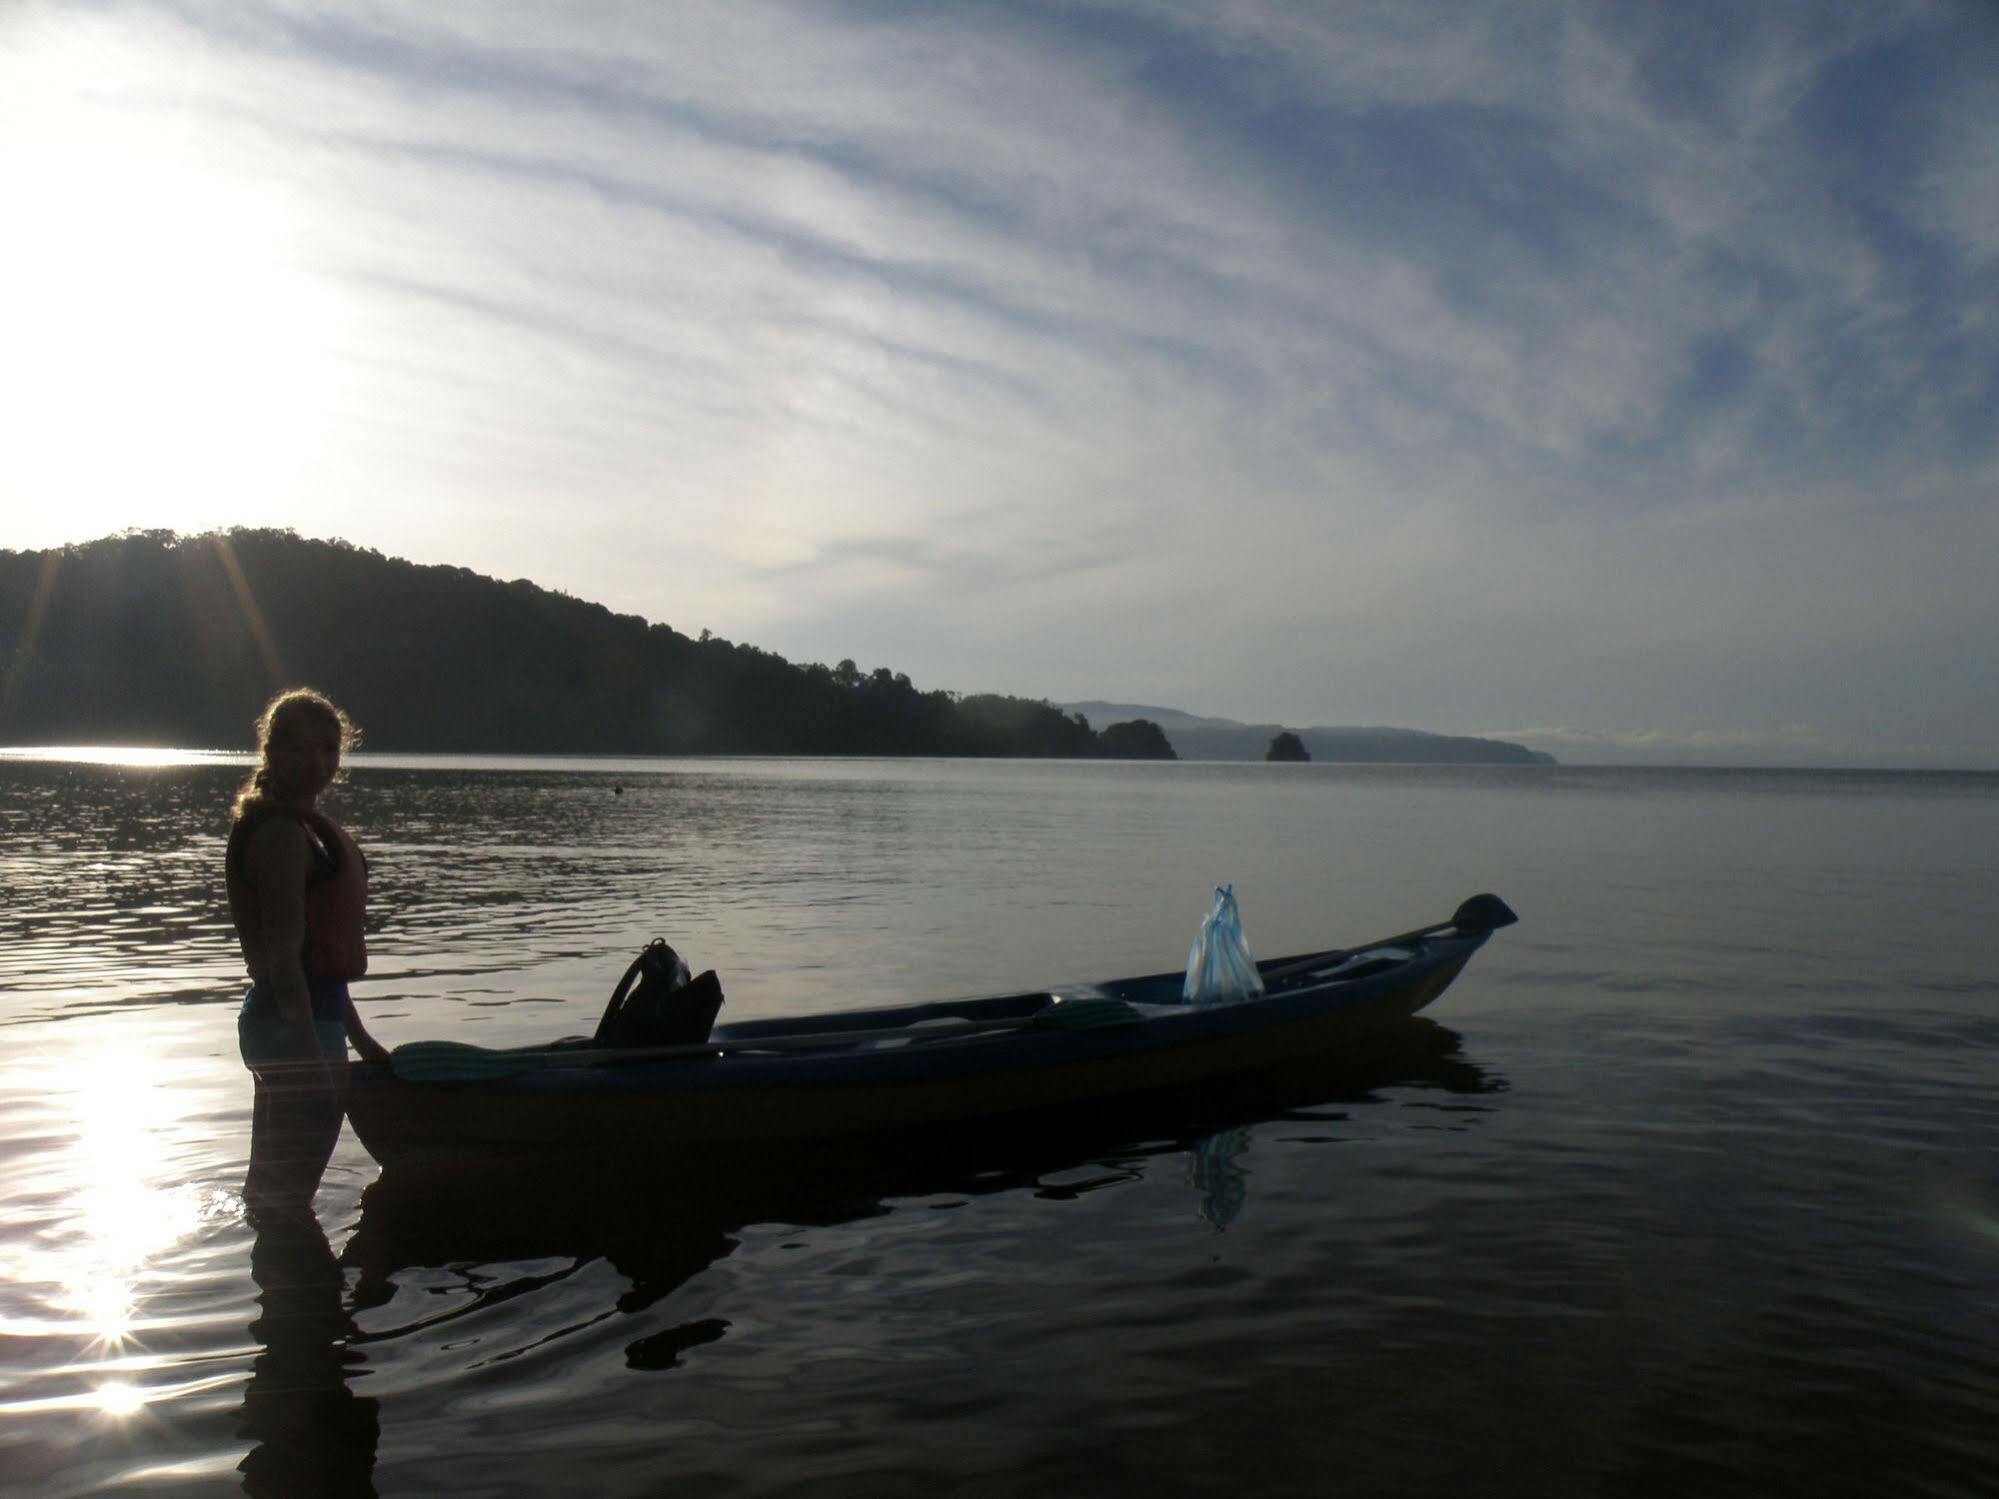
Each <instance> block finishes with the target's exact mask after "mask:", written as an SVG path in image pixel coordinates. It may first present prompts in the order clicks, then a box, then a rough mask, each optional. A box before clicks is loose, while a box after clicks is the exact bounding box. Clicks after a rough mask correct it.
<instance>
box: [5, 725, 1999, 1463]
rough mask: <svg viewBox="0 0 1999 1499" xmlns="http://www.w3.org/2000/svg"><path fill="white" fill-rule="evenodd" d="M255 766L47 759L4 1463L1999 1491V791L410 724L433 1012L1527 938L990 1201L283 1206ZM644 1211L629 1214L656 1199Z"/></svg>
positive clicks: (421, 991) (861, 1185)
mask: <svg viewBox="0 0 1999 1499" xmlns="http://www.w3.org/2000/svg"><path fill="white" fill-rule="evenodd" d="M243 774H244V768H243V766H242V765H241V764H232V763H224V762H220V761H216V760H212V759H211V760H205V761H196V762H194V763H178V764H166V765H155V766H133V765H107V764H99V763H86V762H83V761H79V760H61V759H49V758H46V757H43V758H35V757H26V756H18V755H17V756H11V757H0V1487H5V1488H6V1489H7V1490H8V1492H10V1493H11V1492H20V1493H24V1494H52V1495H68V1494H78V1495H82V1494H148V1495H152V1494H177V1493H189V1494H206V1493H214V1492H217V1491H222V1492H228V1491H230V1490H232V1489H235V1488H237V1487H243V1488H247V1489H248V1490H250V1491H251V1492H253V1493H270V1494H284V1495H291V1494H310V1493H319V1492H325V1493H369V1492H375V1493H381V1494H396V1495H401V1494H409V1495H424V1494H434V1493H449V1494H454V1495H460V1494H462V1495H511V1494H542V1493H549V1492H565V1493H582V1492H589V1493H593V1494H607V1495H641V1494H665V1493H673V1494H688V1495H707V1494H716V1495H766V1494H800V1495H805V1494H811V1495H821V1494H856V1495H860V1494H865V1495H900V1494H910V1495H918V1494H921V1495H925V1496H934V1495H943V1494H973V1495H1015V1494H1042V1493H1080V1494H1123V1493H1141V1494H1145V1495H1147V1496H1162V1495H1177V1494H1206V1493H1211V1492H1222V1491H1227V1492H1233V1493H1242V1494H1252V1495H1264V1494H1268V1495H1292V1494H1295V1495H1328V1494H1340V1495H1364V1494H1396V1495H1412V1494H1430V1493H1446V1492H1454V1493H1464V1494H1514V1493H1518V1494H1530V1493H1531V1494H1537V1495H1564V1494H1603V1495H1651V1494H1659V1495H1667V1494H1671V1495H1688V1494H1700V1495H1716V1494H1743V1495H1752V1494H1753V1495H1770V1494H1792V1493H1796V1494H1813V1495H1823V1494H1856V1495H1859V1494H1865V1495H1870V1496H1871V1495H1883V1494H1921V1495H1990V1494H1991V1493H1993V1492H1994V1489H1995V1485H1999V1477H1995V1475H1999V986H1995V975H1996V974H1999V919H1995V918H1999V776H1992V775H1889V774H1880V775H1875V774H1813V773H1800V772H1746V771H1745V772H1728V771H1627V770H1587V769H1569V768H1563V769H1513V768H1505V769H1498V768H1478V769H1471V768H1462V769H1455V768H1430V767H1424V768H1407V769H1405V768H1391V767H1358V768H1357V767H1337V766H1317V765H1314V766H1264V765H1217V764H1186V765H1118V764H1057V763H1025V764H1022V763H1000V764H991V763H963V762H947V763H936V762H911V761H871V762H855V763H847V762H833V763H828V762H823V761H696V762H685V761H682V762H652V761H632V762H625V761H546V760H538V761H518V760H516V761H484V762H482V761H468V760H448V759H409V760H396V759H389V758H384V757H375V758H373V759H369V758H365V757H364V758H363V759H362V760H361V761H359V762H358V763H357V764H356V765H355V766H354V768H353V770H352V772H351V775H350V777H349V779H348V780H347V781H346V783H345V784H344V785H343V786H341V787H340V788H338V790H337V791H336V793H335V797H334V810H335V812H336V814H337V815H339V816H341V817H342V818H343V819H344V820H345V821H346V822H347V823H348V824H349V826H350V827H352V828H353V830H354V831H355V832H356V834H357V835H358V837H359V838H360V840H361V842H362V843H363V845H364V847H366V848H367V849H368V851H369V854H370V857H371V860H372V867H373V876H374V880H373V887H374V899H375V907H374V911H375V921H376V925H377V927H378V930H377V931H376V932H375V933H374V935H373V938H372V948H373V965H374V966H373V970H372V972H371V976H370V977H369V979H368V980H367V981H366V982H365V983H363V984H361V985H358V986H357V989H356V993H357V998H358V999H359V1000H360V1002H361V1005H362V1008H363V1010H364V1012H365V1013H366V1014H367V1016H368V1018H369V1023H370V1025H371V1027H372V1028H373V1030H374V1031H375V1033H376V1034H377V1035H378V1036H379V1037H381V1038H382V1039H383V1040H384V1041H385V1042H387V1043H388V1044H390V1045H394V1044H397V1043H399V1042H403V1041H410V1040H416V1039H420V1038H431V1037H450V1038H455V1039H461V1040H469V1041H474V1042H480V1043H485V1044H513V1043H521V1042H528V1041H534V1040H540V1039H546V1038H549V1037H553V1036H556V1035H561V1034H569V1033H576V1032H582V1031H587V1030H589V1029H590V1028H591V1027H592V1026H593V1025H594V1023H595V1020H596V1016H597V1012H598V1010H599V1009H600V1008H601V1006H602V1004H603V1001H604V998H605V996H606V993H607V992H608V990H609V988H610V986H611V984H612V982H613V981H614V980H615V979H616V977H617V976H618V974H619V973H620V972H621V971H622V969H623V967H624V964H625V963H626V961H627V960H628V959H629V958H630V956H631V954H632V953H633V952H634V951H635V950H636V949H637V948H638V946H639V945H641V944H642V943H643V942H644V941H645V940H646V939H648V938H650V937H653V936H655V935H661V936H666V937H668V938H669V939H670V940H672V941H673V942H674V943H675V944H676V945H677V946H679V947H680V948H681V949H682V950H683V951H684V952H686V953H688V954H689V956H690V957H691V958H692V959H694V960H695V963H696V966H697V967H705V966H713V967H715V968H717V969H718V970H720V972H721V974H722V976H723V980H724V985H725V987H726V989H727V992H728V1006H727V1009H726V1011H725V1017H727V1018H737V1019H741V1018H748V1017H751V1016H757V1015H765V1014H779V1013H796V1012H802V1011H823V1010H832V1009H839V1008H844V1007H847V1006H850V1005H854V1004H859V1003H863V1002H866V1003H888V1002H894V1001H899V1000H914V999H923V998H933V997H939V996H944V995H951V994H961V993H973V992H987V991H998V990H1001V989H1005V988H1014V987H1028V986H1032V985H1038V984H1044V983H1048V982H1050V981H1059V980H1063V979H1089V978H1100V977H1112V976H1117V975H1121V974H1125V973H1136V972H1150V971H1157V970H1160V969H1166V968H1172V967H1176V966H1178V965H1179V964H1180V963H1182V962H1184V960H1185V954H1186V951H1187V946H1188V943H1189V942H1190V941H1191V940H1192V938H1193V935H1194V932H1195V929H1196V928H1197V926H1198V925H1199V922H1200V918H1201V916H1202V915H1203V914H1204V912H1205V910H1206V908H1207V905H1208V901H1209V896H1210V892H1211V888H1212V886H1213V885H1214V884H1215V883H1217V882H1219V881H1224V880H1228V881H1233V882H1234V884H1235V887H1236V892H1237V895H1238V897H1239V899H1240V901H1241V905H1242V911H1243V919H1244V925H1245V928H1246V931H1247V933H1248V936H1249V938H1250V941H1251V944H1252V945H1253V947H1254V948H1255V950H1256V952H1257V953H1258V955H1259V956H1273V955H1279V954H1282V953H1286V952H1292V951H1299V950H1308V949H1313V948H1320V947H1326V946H1331V945H1335V944H1341V943H1346V942H1353V941H1359V940H1363V939H1367V938H1372V937H1377V936H1383V935H1386V934H1388V933H1391V932H1394V931H1398V930H1401V929H1404V928H1407V927H1413V926H1416V925H1418V924H1420V923H1422V922H1425V921H1433V920H1441V919H1442V918H1444V917H1446V916H1448V915H1449V913H1450V911H1451V910H1452V908H1453V907H1454V906H1455V905H1456V904H1457V902H1458V901H1459V900H1460V899H1461V898H1462V897H1464V896H1466V895H1469V894H1472V893H1473V892H1475V891H1479V890H1493V891H1497V892H1498V893H1500V894H1501V895H1503V896H1504V897H1505V898H1506V899H1507V900H1508V901H1509V902H1510V903H1511V904H1512V905H1513V906H1514V907H1515V908H1516V909H1517V910H1518V911H1519V913H1520V915H1521V918H1522V922H1521V925H1519V926H1518V927H1515V928H1512V929H1510V930H1508V931H1505V932H1502V933H1500V934H1499V935H1498V936H1496V937H1495V938H1494V939H1493V941H1492V943H1491V944H1490V945H1489V946H1488V947H1487V949H1486V950H1485V951H1484V952H1483V953H1482V954H1480V955H1479V956H1478V957H1477V958H1476V959H1475V960H1474V961H1473V963H1472V966H1471V968H1470V969H1469V970H1468V971H1467V972H1466V974H1465V975H1464V977H1463V978H1461V979H1460V980H1459V982H1458V983H1457V985H1456V986H1455V987H1454V988H1453V989H1451V990H1450V991H1449V992H1448V993H1447V994H1446V995H1445V996H1444V998H1443V999H1442V1001H1441V1002H1440V1003H1439V1004H1438V1005H1437V1006H1436V1007H1434V1008H1433V1009H1432V1010H1431V1011H1430V1012H1429V1014H1430V1016H1431V1017H1433V1023H1432V1022H1418V1025H1419V1026H1421V1027H1423V1029H1422V1030H1421V1033H1420V1034H1421V1037H1422V1039H1423V1042H1424V1044H1423V1045H1422V1046H1419V1047H1417V1048H1416V1049H1415V1053H1414V1054H1412V1056H1411V1057H1410V1058H1409V1059H1407V1060H1405V1061H1404V1062H1400V1063H1394V1064H1384V1066H1383V1067H1382V1068H1381V1069H1380V1071H1379V1074H1378V1075H1376V1076H1372V1077H1369V1078H1365V1079H1362V1080H1359V1081H1354V1082H1349V1083H1346V1084H1344V1085H1342V1087H1341V1088H1340V1089H1338V1090H1336V1091H1333V1092H1331V1093H1330V1094H1329V1096H1328V1097H1326V1098H1325V1099H1323V1100H1321V1101H1318V1102H1316V1103H1314V1104H1311V1105H1310V1106H1306V1107H1298V1108H1293V1109H1290V1110H1289V1111H1287V1112H1285V1113H1282V1114H1280V1115H1278V1116H1276V1117H1271V1118H1264V1119H1251V1120H1245V1121H1241V1122H1239V1123H1237V1124H1236V1126H1235V1127H1233V1128H1229V1129H1226V1130H1221V1131H1218V1132H1216V1133H1212V1134H1209V1135H1205V1136H1198V1137H1196V1136H1192V1135H1177V1136H1176V1135H1173V1134H1170V1133H1169V1134H1168V1135H1166V1136H1164V1137H1161V1136H1159V1135H1157V1134H1156V1133H1155V1134H1143V1133H1141V1134H1139V1135H1138V1137H1136V1138H1133V1139H1130V1140H1125V1141H1116V1142H1110V1143H1106V1142H1104V1141H1078V1142H1076V1143H1075V1145H1074V1147H1073V1148H1072V1149H1069V1150H1066V1151H1065V1150H1062V1149H1059V1148H1057V1149H1055V1150H1053V1151H1052V1152H1051V1151H1050V1150H1048V1149H1046V1148H1040V1149H1037V1150H1036V1151H1035V1152H1034V1153H1033V1155H1032V1156H1024V1158H1023V1159H1020V1160H1017V1161H1000V1162H996V1163H991V1164H989V1165H988V1166H987V1167H984V1168H982V1169H980V1170H978V1171H976V1172H968V1173H964V1174H961V1175H958V1176H955V1177H954V1176H951V1175H949V1174H943V1175H940V1176H939V1177H938V1178H937V1179H934V1180H927V1181H925V1180H919V1181H907V1180H894V1181H888V1180H884V1181H882V1182H880V1183H870V1182H868V1181H866V1180H861V1181H858V1182H843V1183H839V1184H837V1186H836V1185H833V1184H828V1186H827V1188H826V1190H824V1191H809V1192H808V1191H804V1190H800V1189H796V1188H791V1189H785V1190H782V1191H777V1190H771V1191H758V1190H753V1189H751V1188H748V1187H746V1189H745V1191H744V1192H743V1193H741V1194H735V1193H730V1194H727V1196H726V1197H724V1196H720V1195H717V1196H710V1197H691V1198H685V1199H679V1200H676V1199H675V1198H674V1197H673V1196H672V1194H663V1193H659V1192H654V1191H647V1190H643V1189H635V1190H634V1191H633V1192H632V1193H630V1194H622V1195H621V1194H608V1193H601V1192H593V1193H587V1194H581V1196H580V1197H579V1194H578V1193H575V1192H570V1191H566V1190H564V1189H563V1187H562V1184H550V1185H549V1186H548V1188H547V1189H546V1190H545V1191H536V1190H528V1191H522V1190H518V1189H517V1190H514V1191H510V1192H507V1193H504V1194H503V1193H499V1192H493V1193H491V1194H489V1195H486V1196H483V1197H481V1196H479V1195H477V1194H476V1193H475V1194H472V1195H470V1196H469V1197H468V1198H467V1199H466V1200H447V1201H437V1200H425V1199H424V1198H423V1197H422V1196H421V1194H418V1195H417V1196H416V1197H415V1199H414V1200H412V1197H411V1194H398V1193H396V1192H394V1191H393V1190H390V1186H389V1184H381V1185H378V1186H377V1187H376V1189H375V1190H373V1191H370V1190H369V1188H370V1186H371V1184H373V1183H375V1182H376V1178H377V1176H378V1172H377V1169H376V1167H375V1166H374V1164H373V1163H372V1162H371V1161H370V1160H369V1159H368V1158H367V1156H366V1155H365V1153H364V1152H363V1151H362V1150H361V1149H360V1147H359V1145H358V1144H357V1143H356V1142H355V1141H354V1140H353V1138H352V1136H351V1133H350V1134H349V1135H348V1136H347V1137H346V1138H345V1139H344V1140H343V1143H342V1145H341V1148H340V1150H339V1152H338V1153H337V1154H336V1156H335V1157H334V1160H333V1164H332V1166H331V1168H330V1170H329V1171H328V1174H327V1178H326V1183H325V1186H324V1187H323V1189H322V1190H321V1193H320V1196H319V1202H318V1207H319V1219H320V1222H321V1224H322V1225H323V1227H324V1233H325V1237H324V1239H323V1240H321V1239H319V1238H318V1237H317V1236H316V1235H311V1234H306V1235H300V1236H293V1237H292V1238H290V1239H285V1238H283V1237H282V1236H276V1235H272V1234H266V1235H264V1236H263V1237H262V1238H260V1237H259V1236H258V1235H256V1234H255V1233H253V1232H252V1230H251V1229H250V1228H249V1227H248V1226H246V1225H245V1223H244V1221H243V1219H242V1213H241V1203H240V1200H239V1199H238V1197H237V1195H236V1193H237V1189H238V1187H239V1185H240V1182H241V1178H242V1174H243V1167H244V1162H245V1156H246V1153H247V1143H248V1135H249V1122H248V1115H249V1102H250V1087H249V1081H248V1078H247V1076H246V1075H245V1074H244V1072H243V1070H242V1068H241V1065H240V1063H239V1061H238V1060H237V1057H236V1054H235V1038H234V1007H235V1004H236V1001H237V997H238V995H239V993H240V988H241V978H240V965H239V961H238V959H237V956H236V953H235V950H234V944H233V939H232V937H231V934H230V932H229V929H228V924H227V920H226V915H225V912H224V908H223V901H222V893H221V880H220V865H221V849H222V835H223V830H224V821H225V817H226V811H227V807H228V803H229V800H230V796H231V793H232V791H233V788H234V786H235V785H236V783H237V782H238V781H239V780H240V779H241V777H242V775H243ZM626 1199H629V1200H626Z"/></svg>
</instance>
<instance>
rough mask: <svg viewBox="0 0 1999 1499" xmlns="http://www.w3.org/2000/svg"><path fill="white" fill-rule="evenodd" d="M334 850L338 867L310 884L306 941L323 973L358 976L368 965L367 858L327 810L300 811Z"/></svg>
mask: <svg viewBox="0 0 1999 1499" xmlns="http://www.w3.org/2000/svg"><path fill="white" fill-rule="evenodd" d="M301 815H302V816H303V818H304V820H305V822H306V824H307V825H308V826H309V827H311V829H312V830H313V831H314V832H315V833H317V834H319V840H320V842H321V843H323V844H325V845H326V851H327V852H328V853H330V854H332V855H333V872H332V873H331V874H330V875H328V876H327V877H326V878H325V879H323V880H314V881H310V882H308V883H307V885H306V887H305V945H306V952H307V954H308V955H309V956H310V958H311V961H312V971H313V972H314V973H317V974H318V975H319V976H320V977H321V978H328V979H358V978H360V977H361V976H362V975H363V974H365V973H367V971H368V938H367V933H366V931H365V929H364V927H365V921H366V918H367V914H368V861H367V860H366V859H365V858H363V857H362V856H361V850H360V847H359V846H358V845H357V844H356V843H355V842H354V840H353V839H352V838H351V837H349V836H348V833H347V829H345V828H343V827H342V826H340V824H339V823H337V822H335V821H334V820H333V819H332V818H330V817H328V816H327V815H326V814H325V813H324V812H306V813H303V814H301Z"/></svg>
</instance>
